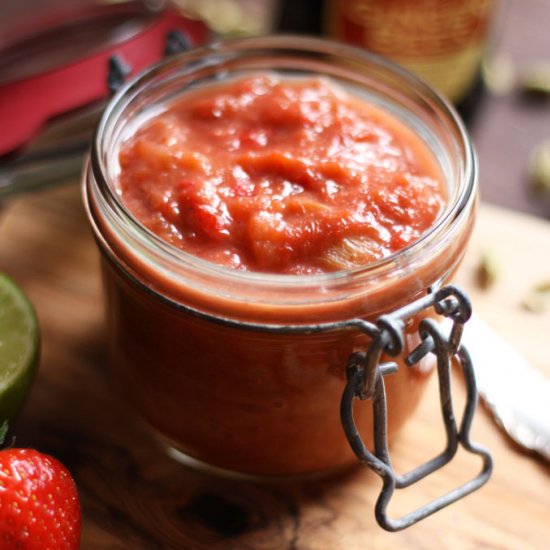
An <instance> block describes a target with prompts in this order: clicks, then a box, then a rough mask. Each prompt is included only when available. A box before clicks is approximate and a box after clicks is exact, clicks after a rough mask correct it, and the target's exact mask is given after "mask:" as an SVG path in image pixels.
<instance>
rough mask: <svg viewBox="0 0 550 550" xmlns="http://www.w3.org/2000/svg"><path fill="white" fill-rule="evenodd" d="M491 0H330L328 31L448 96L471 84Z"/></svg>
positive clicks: (459, 93) (455, 95)
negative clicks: (419, 78) (373, 53)
mask: <svg viewBox="0 0 550 550" xmlns="http://www.w3.org/2000/svg"><path fill="white" fill-rule="evenodd" d="M494 4H495V0H332V1H331V2H330V3H329V11H328V20H327V28H328V32H329V34H330V35H332V36H333V37H335V38H338V39H340V40H343V41H345V42H349V43H351V44H355V45H357V46H362V47H364V48H366V49H368V50H371V51H373V52H376V53H378V54H380V55H383V56H385V57H388V58H389V59H392V60H393V61H396V62H397V63H400V64H401V65H403V66H405V67H407V68H408V69H410V70H412V71H414V72H416V73H418V74H419V75H420V76H422V77H423V78H425V79H427V80H428V81H429V82H431V83H432V84H433V85H434V86H435V87H436V88H438V89H439V91H441V92H442V93H443V94H445V95H446V96H447V97H449V98H450V99H451V100H454V101H456V100H458V99H460V97H461V96H463V95H464V94H465V93H466V92H467V90H468V89H469V87H470V86H471V84H472V82H473V80H474V78H475V76H476V73H477V70H478V68H479V64H480V62H481V57H482V55H483V50H484V46H485V42H486V38H487V35H488V31H489V25H490V21H491V16H492V13H493V7H494Z"/></svg>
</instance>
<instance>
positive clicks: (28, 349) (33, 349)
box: [0, 274, 40, 426]
mask: <svg viewBox="0 0 550 550" xmlns="http://www.w3.org/2000/svg"><path fill="white" fill-rule="evenodd" d="M39 356H40V333H39V330H38V321H37V320H36V314H35V312H34V308H33V306H32V304H31V303H30V301H29V300H28V298H27V297H26V296H25V294H24V293H23V291H22V290H21V289H20V288H19V287H18V286H17V285H16V284H15V283H14V282H13V281H12V280H11V279H10V278H9V277H7V276H6V275H3V274H0V426H2V424H4V423H5V422H6V421H7V422H8V424H9V423H10V422H11V421H12V420H13V418H14V417H15V416H16V415H17V414H18V413H19V411H20V410H21V407H22V406H23V402H24V401H25V397H26V396H27V393H28V391H29V388H30V386H31V383H32V381H33V378H34V374H35V372H36V369H37V367H38V360H39Z"/></svg>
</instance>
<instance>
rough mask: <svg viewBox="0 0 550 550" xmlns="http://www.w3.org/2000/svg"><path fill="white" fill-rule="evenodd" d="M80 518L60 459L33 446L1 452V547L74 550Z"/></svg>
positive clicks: (75, 496) (2, 549) (72, 486)
mask: <svg viewBox="0 0 550 550" xmlns="http://www.w3.org/2000/svg"><path fill="white" fill-rule="evenodd" d="M80 522H81V519H80V504H79V501H78V494H77V490H76V485H75V482H74V480H73V478H72V477H71V475H70V473H69V471H68V470H67V469H66V468H65V466H63V464H61V463H60V462H59V461H58V460H56V459H55V458H53V457H51V456H48V455H45V454H42V453H40V452H38V451H36V450H33V449H6V450H3V451H0V550H8V549H9V550H15V549H18V548H21V549H25V550H76V549H77V548H78V546H79V539H80Z"/></svg>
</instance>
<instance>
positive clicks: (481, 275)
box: [476, 249, 500, 290]
mask: <svg viewBox="0 0 550 550" xmlns="http://www.w3.org/2000/svg"><path fill="white" fill-rule="evenodd" d="M499 273H500V264H499V261H498V258H497V256H496V254H495V252H494V250H492V249H485V250H484V251H483V252H482V254H481V258H480V261H479V265H478V267H477V273H476V275H477V283H478V285H479V286H480V287H481V288H482V289H484V290H487V289H488V288H490V287H491V286H492V285H493V284H494V283H495V281H496V280H497V278H498V275H499Z"/></svg>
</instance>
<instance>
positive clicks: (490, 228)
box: [0, 184, 550, 550]
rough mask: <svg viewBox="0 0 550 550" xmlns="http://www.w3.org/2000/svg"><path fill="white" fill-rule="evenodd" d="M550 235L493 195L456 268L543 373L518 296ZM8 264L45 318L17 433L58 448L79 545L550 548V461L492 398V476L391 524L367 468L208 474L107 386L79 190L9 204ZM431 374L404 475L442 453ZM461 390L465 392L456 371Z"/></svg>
mask: <svg viewBox="0 0 550 550" xmlns="http://www.w3.org/2000/svg"><path fill="white" fill-rule="evenodd" d="M549 242H550V225H548V224H547V223H546V222H543V221H539V220H534V219H531V218H526V217H523V216H521V215H517V214H512V213H510V212H508V211H504V210H499V209H496V208H490V207H486V206H483V207H482V208H481V209H480V213H479V222H478V225H477V228H476V232H475V235H474V238H473V242H472V245H471V247H470V253H469V256H468V258H467V260H466V262H465V264H464V266H463V269H462V271H461V273H460V282H461V283H462V284H463V286H465V287H466V288H467V289H468V290H469V292H470V293H471V295H472V297H473V299H474V304H475V308H476V310H477V311H478V313H479V314H480V315H481V316H482V317H483V318H485V319H486V320H487V321H488V322H490V323H491V324H492V325H493V326H494V327H495V328H497V329H498V330H499V331H500V332H501V334H503V335H504V336H506V337H507V338H508V339H509V340H510V341H511V342H513V343H514V344H515V345H516V346H517V347H518V348H520V349H521V350H522V351H524V352H525V354H526V355H527V356H528V357H529V359H530V360H531V361H532V363H533V365H534V366H535V367H537V368H539V369H541V370H543V371H544V372H546V374H548V375H550V344H549V338H548V336H549V334H550V331H549V328H550V314H549V313H544V314H533V313H530V312H527V311H524V310H522V308H521V306H520V302H521V299H522V295H523V293H524V292H525V290H526V289H527V288H528V287H529V285H531V284H536V283H537V282H539V280H541V279H549V278H550V260H549V256H548V254H547V253H545V252H544V251H546V250H548V243H549ZM484 247H491V248H492V249H493V251H494V253H496V255H497V257H498V258H499V261H500V263H501V272H500V276H499V278H498V279H497V281H496V283H495V285H494V286H493V287H492V288H490V289H489V290H486V291H481V290H479V289H478V288H477V287H476V284H475V281H474V275H475V268H476V265H477V262H478V260H479V254H480V251H481V250H482V249H483V248H484ZM0 270H2V271H5V272H7V273H8V274H10V275H11V276H12V277H14V278H16V279H17V280H18V281H19V283H20V284H21V285H22V286H23V287H24V289H25V290H26V291H27V293H28V294H29V296H30V297H31V299H32V300H33V302H34V304H35V305H36V308H37V311H38V315H39V320H40V324H41V327H42V338H43V354H42V362H41V369H40V373H39V376H38V379H37V381H36V383H35V385H34V388H33V391H32V393H31V396H30V398H29V401H28V403H27V406H26V408H25V410H24V412H23V414H22V416H21V418H20V422H19V424H18V426H17V443H18V444H19V445H23V446H25V445H26V446H33V447H37V448H39V449H41V450H43V451H46V452H50V453H52V454H53V455H55V456H57V457H58V458H59V459H60V460H62V461H63V462H64V463H65V464H66V465H67V466H68V467H69V468H70V470H71V471H72V473H73V474H74V476H75V478H76V481H77V484H78V487H79V491H80V497H81V501H82V508H83V534H82V546H81V547H82V549H83V550H101V549H109V550H118V549H120V550H122V549H136V550H137V549H156V548H167V549H189V550H203V549H236V550H237V549H238V550H246V549H251V550H252V549H254V550H271V549H288V550H291V549H294V550H306V549H307V550H314V549H319V550H325V549H326V550H329V549H345V550H354V549H357V550H363V549H365V548H373V549H382V548H384V549H385V548H415V549H423V548H426V549H432V548H438V549H439V548H443V549H446V548H459V549H474V548H475V549H477V548H505V549H508V548H509V549H544V548H548V545H549V540H550V476H549V474H550V468H549V466H548V464H546V463H544V462H543V461H542V460H540V459H537V458H536V457H533V456H530V455H529V454H527V453H524V452H523V451H521V450H520V449H518V448H517V447H516V446H515V445H513V444H511V443H510V442H509V441H508V439H507V438H506V436H505V435H503V434H502V433H501V431H500V430H499V429H498V428H497V427H496V425H495V423H494V422H493V420H492V419H491V417H490V415H489V414H488V413H487V411H486V410H484V408H483V407H480V410H479V414H478V416H477V418H476V421H475V424H474V436H475V439H476V440H478V441H479V442H482V443H483V444H485V445H486V446H488V447H489V448H490V449H491V451H492V452H493V455H494V459H495V471H494V474H493V477H492V479H491V480H490V482H489V483H488V485H486V486H485V487H483V488H482V489H481V490H480V491H478V492H477V493H474V494H473V495H471V496H469V497H467V498H466V499H464V500H462V501H461V502H459V503H457V504H455V505H453V506H451V507H449V508H447V509H445V510H443V511H441V512H439V513H438V514H437V515H435V516H432V517H431V518H428V519H427V520H425V521H424V522H422V523H421V524H419V525H417V526H414V527H412V528H410V529H408V530H406V531H404V532H400V533H396V534H390V533H386V532H384V531H382V530H381V529H380V528H379V527H378V526H377V525H376V523H375V520H374V516H373V505H374V503H375V500H376V497H377V494H378V491H379V488H380V483H379V480H378V479H377V478H376V476H374V475H373V474H370V473H369V472H367V471H366V470H364V469H363V468H361V467H359V468H357V469H354V470H353V471H349V472H345V473H341V474H339V475H338V476H335V477H332V478H330V479H322V480H309V481H302V482H293V483H290V482H286V483H267V484H253V483H246V482H238V481H234V480H228V479H221V478H216V477H211V476H208V475H205V474H203V473H199V472H196V471H193V470H190V469H188V468H187V467H184V466H182V465H180V464H179V463H177V462H176V461H174V460H173V459H171V458H170V457H169V456H168V455H167V454H166V452H165V450H164V449H163V448H162V447H161V445H160V444H159V443H157V442H156V441H155V439H154V438H153V437H152V436H151V434H150V432H149V431H148V429H147V427H145V426H144V425H143V424H142V423H141V421H140V420H139V419H138V418H136V416H135V415H134V414H133V412H132V411H131V410H130V408H129V407H128V406H127V405H126V403H124V402H123V401H121V398H120V397H119V393H118V390H117V388H116V387H115V386H114V384H113V382H112V379H111V376H110V373H109V369H108V366H107V364H106V359H105V350H104V336H105V335H104V332H103V322H102V303H101V289H100V281H99V274H98V253H97V251H96V248H95V244H94V242H93V239H92V236H91V232H90V230H89V229H88V226H87V222H86V219H85V216H84V212H83V208H82V206H81V200H80V192H79V189H78V186H77V185H74V184H73V185H69V186H64V187H58V188H56V189H51V190H49V191H45V192H41V193H37V194H34V195H28V196H23V197H21V198H19V199H17V200H14V201H13V202H12V203H11V204H9V205H6V206H5V207H4V209H3V211H2V213H1V218H0ZM435 381H436V380H435V378H433V379H432V383H431V385H430V388H429V392H428V394H427V395H426V398H425V399H424V400H423V402H422V405H421V408H420V410H419V411H418V412H417V414H416V416H415V417H414V418H413V419H411V420H410V422H409V423H408V424H407V425H406V427H405V430H404V431H403V433H402V434H401V435H400V436H399V437H398V438H397V440H396V442H395V445H394V446H393V448H392V453H393V457H394V464H395V466H396V468H397V469H398V470H399V471H405V470H408V469H410V468H411V467H413V466H415V465H417V464H418V463H419V462H420V461H422V460H425V459H426V458H428V457H429V456H430V455H431V454H434V453H435V452H437V451H439V450H440V449H441V448H442V445H443V438H442V431H441V423H440V420H439V412H438V403H437V394H436V385H435ZM455 387H456V393H457V398H458V399H460V396H461V393H462V391H461V388H462V385H461V383H460V381H456V384H455ZM205 406H207V404H205ZM282 452H284V450H282ZM478 467H479V464H478V463H477V461H476V460H473V459H472V458H471V457H470V456H462V455H460V456H459V457H458V458H457V460H456V461H455V462H454V463H453V464H451V465H449V466H448V467H446V468H445V469H444V471H443V472H441V473H440V474H438V475H436V476H435V477H433V478H430V479H429V480H426V481H424V482H422V484H421V485H420V486H415V487H412V488H410V489H408V490H406V491H405V492H403V494H400V495H398V497H397V498H396V502H395V505H393V504H392V506H391V510H392V512H393V513H395V514H397V513H400V512H404V511H407V510H410V509H412V508H413V507H415V506H418V505H419V504H421V503H423V502H425V501H426V500H427V499H429V498H433V497H434V496H436V495H437V494H440V493H441V492H442V491H444V490H445V489H448V488H451V487H453V486H455V485H457V484H458V483H459V482H460V481H463V480H465V479H467V478H468V476H472V475H474V474H475V472H476V471H477V468H478Z"/></svg>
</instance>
